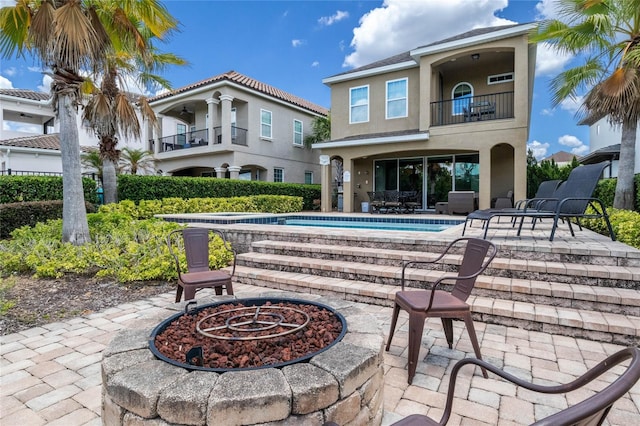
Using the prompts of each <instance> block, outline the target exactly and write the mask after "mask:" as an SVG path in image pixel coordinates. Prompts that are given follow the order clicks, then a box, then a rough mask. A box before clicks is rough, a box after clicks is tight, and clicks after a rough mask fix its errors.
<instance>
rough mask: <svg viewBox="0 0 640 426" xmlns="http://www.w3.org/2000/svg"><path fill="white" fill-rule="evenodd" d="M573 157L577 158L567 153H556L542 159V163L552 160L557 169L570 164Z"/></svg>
mask: <svg viewBox="0 0 640 426" xmlns="http://www.w3.org/2000/svg"><path fill="white" fill-rule="evenodd" d="M573 157H576V158H577V156H576V155H575V154H572V153H570V152H567V151H558V152H556V153H555V154H551V155H550V156H548V157H546V158H543V159H542V161H551V160H553V161H554V162H555V163H556V164H557V165H558V167H562V166H566V165H567V164H571V162H572V161H573Z"/></svg>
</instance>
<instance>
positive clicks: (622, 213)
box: [580, 208, 640, 249]
mask: <svg viewBox="0 0 640 426" xmlns="http://www.w3.org/2000/svg"><path fill="white" fill-rule="evenodd" d="M607 213H608V214H609V221H610V222H611V227H612V228H613V232H614V233H615V234H616V239H617V240H618V241H620V242H622V243H625V244H627V245H630V246H631V247H635V248H638V249H640V213H638V212H632V211H630V210H619V209H614V208H607ZM580 223H581V224H582V226H584V227H586V228H589V229H591V230H592V231H594V232H597V233H599V234H602V235H609V231H608V230H607V224H606V223H605V221H604V219H581V220H580Z"/></svg>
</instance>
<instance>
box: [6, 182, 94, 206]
mask: <svg viewBox="0 0 640 426" xmlns="http://www.w3.org/2000/svg"><path fill="white" fill-rule="evenodd" d="M82 187H83V189H84V201H85V202H87V203H91V204H97V203H98V194H97V192H96V188H97V186H96V182H95V181H94V180H92V179H89V178H82ZM48 200H62V177H60V176H0V204H4V203H17V202H21V201H48Z"/></svg>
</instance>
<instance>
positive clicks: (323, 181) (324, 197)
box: [320, 155, 332, 213]
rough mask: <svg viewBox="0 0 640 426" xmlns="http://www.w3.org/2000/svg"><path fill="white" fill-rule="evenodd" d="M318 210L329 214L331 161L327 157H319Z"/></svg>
mask: <svg viewBox="0 0 640 426" xmlns="http://www.w3.org/2000/svg"><path fill="white" fill-rule="evenodd" d="M320 167H321V168H320V210H321V211H322V212H323V213H327V212H330V211H331V210H332V208H331V159H330V157H329V156H328V155H321V156H320Z"/></svg>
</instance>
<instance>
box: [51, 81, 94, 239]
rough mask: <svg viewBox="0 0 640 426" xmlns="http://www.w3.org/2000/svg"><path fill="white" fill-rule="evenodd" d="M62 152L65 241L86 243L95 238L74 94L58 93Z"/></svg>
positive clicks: (63, 230)
mask: <svg viewBox="0 0 640 426" xmlns="http://www.w3.org/2000/svg"><path fill="white" fill-rule="evenodd" d="M58 117H59V119H60V153H61V156H62V171H63V172H62V188H63V189H62V197H63V205H62V241H63V242H69V243H71V244H74V245H82V244H85V243H88V242H90V241H91V237H90V235H89V224H88V222H87V211H86V208H85V204H84V191H83V188H82V170H81V167H80V143H79V142H78V141H79V137H78V127H77V124H76V109H75V107H74V106H73V100H72V97H71V95H69V94H65V93H60V95H59V96H58Z"/></svg>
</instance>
